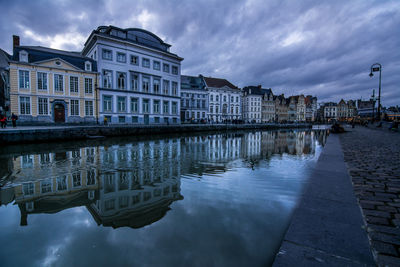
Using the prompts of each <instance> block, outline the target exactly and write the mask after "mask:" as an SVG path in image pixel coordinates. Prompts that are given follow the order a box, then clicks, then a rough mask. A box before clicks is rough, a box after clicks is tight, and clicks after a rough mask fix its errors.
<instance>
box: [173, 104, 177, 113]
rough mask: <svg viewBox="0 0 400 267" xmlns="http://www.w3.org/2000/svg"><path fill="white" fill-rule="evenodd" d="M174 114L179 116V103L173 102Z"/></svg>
mask: <svg viewBox="0 0 400 267" xmlns="http://www.w3.org/2000/svg"><path fill="white" fill-rule="evenodd" d="M172 114H178V103H177V102H172Z"/></svg>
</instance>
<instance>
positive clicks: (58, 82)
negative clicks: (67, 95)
mask: <svg viewBox="0 0 400 267" xmlns="http://www.w3.org/2000/svg"><path fill="white" fill-rule="evenodd" d="M54 91H55V92H63V91H64V76H62V75H60V74H54Z"/></svg>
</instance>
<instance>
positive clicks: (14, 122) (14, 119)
mask: <svg viewBox="0 0 400 267" xmlns="http://www.w3.org/2000/svg"><path fill="white" fill-rule="evenodd" d="M17 120H18V116H17V115H15V114H14V113H12V114H11V122H12V126H13V128H15V127H17Z"/></svg>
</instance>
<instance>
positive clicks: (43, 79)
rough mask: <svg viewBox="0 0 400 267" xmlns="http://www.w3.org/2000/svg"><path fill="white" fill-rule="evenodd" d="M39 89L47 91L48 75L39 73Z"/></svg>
mask: <svg viewBox="0 0 400 267" xmlns="http://www.w3.org/2000/svg"><path fill="white" fill-rule="evenodd" d="M37 89H38V90H47V73H44V72H38V73H37Z"/></svg>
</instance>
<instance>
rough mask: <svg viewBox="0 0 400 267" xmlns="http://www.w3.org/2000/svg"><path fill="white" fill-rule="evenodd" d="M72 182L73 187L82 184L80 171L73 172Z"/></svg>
mask: <svg viewBox="0 0 400 267" xmlns="http://www.w3.org/2000/svg"><path fill="white" fill-rule="evenodd" d="M72 183H73V187H79V186H81V185H82V182H81V173H80V172H76V173H73V174H72Z"/></svg>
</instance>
